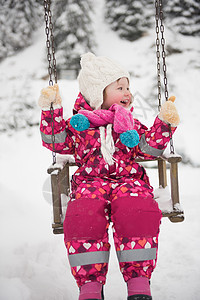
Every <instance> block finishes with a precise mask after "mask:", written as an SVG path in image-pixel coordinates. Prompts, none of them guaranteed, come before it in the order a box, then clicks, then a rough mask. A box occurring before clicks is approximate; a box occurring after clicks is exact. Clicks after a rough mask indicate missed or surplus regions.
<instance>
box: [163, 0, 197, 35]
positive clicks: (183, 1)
mask: <svg viewBox="0 0 200 300" xmlns="http://www.w3.org/2000/svg"><path fill="white" fill-rule="evenodd" d="M163 10H164V14H165V15H166V22H167V26H168V27H170V28H172V29H173V30H175V31H178V32H179V33H181V34H183V35H192V36H199V35H200V2H199V0H164V1H163Z"/></svg>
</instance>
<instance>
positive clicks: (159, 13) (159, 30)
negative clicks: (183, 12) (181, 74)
mask: <svg viewBox="0 0 200 300" xmlns="http://www.w3.org/2000/svg"><path fill="white" fill-rule="evenodd" d="M155 8H156V14H155V19H156V57H157V82H158V85H157V87H158V111H160V108H161V76H160V71H161V69H160V43H161V46H162V66H163V77H164V78H163V80H164V88H165V100H166V101H168V87H167V66H166V60H165V57H166V53H165V38H164V24H163V10H162V0H155ZM159 21H160V26H159ZM160 33H161V39H160ZM169 135H170V153H171V154H174V145H173V139H172V131H171V125H170V124H169Z"/></svg>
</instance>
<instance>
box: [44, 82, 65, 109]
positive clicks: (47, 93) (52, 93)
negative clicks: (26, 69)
mask: <svg viewBox="0 0 200 300" xmlns="http://www.w3.org/2000/svg"><path fill="white" fill-rule="evenodd" d="M51 103H53V108H54V109H56V108H61V107H62V100H61V97H60V93H59V87H58V85H57V84H54V85H53V86H48V87H46V88H44V89H42V90H41V94H40V97H39V100H38V105H39V107H40V108H42V110H49V109H50V107H51Z"/></svg>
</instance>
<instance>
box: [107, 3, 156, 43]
mask: <svg viewBox="0 0 200 300" xmlns="http://www.w3.org/2000/svg"><path fill="white" fill-rule="evenodd" d="M105 19H106V20H107V22H108V23H109V24H110V26H111V28H112V29H113V30H114V31H117V32H118V34H119V36H120V37H121V38H124V39H127V40H129V41H134V40H136V39H138V38H140V37H141V36H142V35H143V34H145V32H146V31H147V29H148V28H149V27H151V26H152V24H154V1H153V0H142V1H140V0H125V1H124V0H106V12H105Z"/></svg>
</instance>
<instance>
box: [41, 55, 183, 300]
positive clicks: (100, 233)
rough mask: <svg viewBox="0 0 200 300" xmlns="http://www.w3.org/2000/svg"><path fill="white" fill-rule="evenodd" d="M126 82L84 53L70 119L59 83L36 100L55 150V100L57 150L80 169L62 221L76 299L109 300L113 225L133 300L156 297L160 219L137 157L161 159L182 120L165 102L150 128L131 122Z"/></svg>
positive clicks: (113, 66)
mask: <svg viewBox="0 0 200 300" xmlns="http://www.w3.org/2000/svg"><path fill="white" fill-rule="evenodd" d="M129 80H130V76H129V73H127V72H126V71H125V70H124V69H123V68H122V67H121V66H120V65H118V63H116V62H114V61H112V60H110V59H108V58H106V57H96V56H95V55H94V54H92V53H87V54H84V55H83V56H82V58H81V70H80V73H79V76H78V82H79V88H80V93H79V95H78V98H77V99H76V101H75V104H74V111H73V113H74V116H73V117H72V118H70V119H68V120H67V121H64V120H63V117H62V116H63V111H62V107H61V98H60V96H59V91H58V86H57V85H54V86H52V87H48V88H45V89H43V90H42V91H41V96H40V99H39V105H40V107H41V108H42V120H41V126H40V130H41V135H42V140H43V145H44V146H45V147H47V148H48V149H50V150H52V138H51V133H52V131H51V114H50V105H51V102H53V107H54V114H53V118H54V133H55V151H56V152H58V153H61V154H73V155H74V157H75V160H76V163H77V166H78V167H79V168H78V170H77V171H76V172H75V174H74V175H73V178H72V182H71V186H72V191H71V195H70V201H69V203H68V207H67V212H66V217H65V221H64V239H65V245H66V247H67V251H68V258H69V262H70V265H71V269H72V274H73V276H74V278H75V279H76V281H77V284H78V287H79V289H80V296H79V300H84V299H104V298H103V288H102V287H103V285H104V284H105V281H106V274H107V270H108V261H109V250H110V244H109V242H108V227H109V224H110V222H112V224H113V235H114V243H115V248H116V253H117V257H118V260H119V266H120V270H121V272H122V275H123V277H124V280H125V282H126V283H127V289H128V299H129V300H131V299H132V300H133V299H135V300H136V299H138V300H139V299H152V297H151V291H150V286H149V280H150V278H151V274H152V272H153V270H154V268H155V266H156V260H157V249H158V234H159V226H160V221H161V217H162V214H161V211H160V210H159V208H158V204H157V203H156V201H155V200H154V198H153V197H154V195H153V190H152V187H151V186H150V183H149V179H148V176H147V174H146V172H145V170H144V168H143V167H142V166H141V165H139V164H138V163H136V162H135V158H136V157H142V158H148V159H149V158H152V159H153V158H155V157H157V156H160V155H161V154H162V153H163V151H164V149H165V148H166V146H167V144H168V142H169V140H170V136H169V126H168V124H171V126H172V133H173V132H174V131H175V127H176V126H177V125H178V122H179V117H178V114H177V111H176V108H175V106H174V104H173V103H172V102H171V101H167V102H166V103H165V104H164V105H163V106H162V109H161V111H160V113H159V115H158V117H156V119H155V122H154V124H153V126H152V127H151V128H150V129H149V130H148V129H147V127H145V126H144V125H143V124H141V123H140V122H139V121H138V120H137V119H133V117H132V114H131V111H132V109H131V103H132V95H131V93H130V90H129ZM114 298H115V295H113V299H114Z"/></svg>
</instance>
